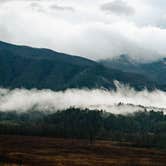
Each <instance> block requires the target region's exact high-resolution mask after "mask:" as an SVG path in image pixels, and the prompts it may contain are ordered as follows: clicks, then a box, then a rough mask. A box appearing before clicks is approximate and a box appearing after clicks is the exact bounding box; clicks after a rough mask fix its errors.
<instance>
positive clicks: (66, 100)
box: [0, 83, 166, 114]
mask: <svg viewBox="0 0 166 166" xmlns="http://www.w3.org/2000/svg"><path fill="white" fill-rule="evenodd" d="M116 86H117V90H116V91H114V90H110V91H109V90H101V89H94V90H89V89H68V90H66V91H59V92H56V91H51V90H37V89H32V90H27V89H14V90H9V89H3V88H1V89H0V110H1V111H29V110H31V109H36V110H41V111H57V110H63V109H67V108H70V107H77V108H89V109H98V110H105V111H107V112H112V113H115V114H119V113H120V114H125V113H132V112H135V111H143V110H144V109H145V107H147V109H148V110H151V109H154V110H156V111H164V112H165V113H166V92H163V91H160V90H155V91H152V92H149V91H148V90H143V91H139V92H137V91H135V90H134V89H133V88H130V87H128V86H124V85H121V84H119V83H116Z"/></svg>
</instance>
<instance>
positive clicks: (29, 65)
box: [0, 42, 158, 90]
mask: <svg viewBox="0 0 166 166" xmlns="http://www.w3.org/2000/svg"><path fill="white" fill-rule="evenodd" d="M0 76H1V77H0V86H2V87H5V88H21V87H23V88H28V89H31V88H38V89H52V90H64V89H67V88H107V89H112V88H115V85H114V80H118V81H120V82H122V83H124V84H129V85H131V86H133V87H135V88H136V89H138V90H141V89H143V88H145V87H147V88H148V89H154V88H155V87H157V86H158V85H156V83H155V81H151V80H150V79H146V77H144V76H142V75H140V74H133V73H127V72H123V71H121V70H117V69H113V68H112V69H109V68H107V67H105V66H103V65H101V64H100V63H98V62H95V61H92V60H89V59H87V58H82V57H78V56H71V55H68V54H64V53H59V52H56V51H53V50H49V49H44V48H33V47H27V46H18V45H13V44H10V43H5V42H0Z"/></svg>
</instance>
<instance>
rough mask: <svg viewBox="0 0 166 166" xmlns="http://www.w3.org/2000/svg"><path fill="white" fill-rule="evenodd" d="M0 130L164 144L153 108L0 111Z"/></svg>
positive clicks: (163, 123) (162, 123)
mask: <svg viewBox="0 0 166 166" xmlns="http://www.w3.org/2000/svg"><path fill="white" fill-rule="evenodd" d="M0 134H1V135H3V134H9V135H11V134H14V135H31V136H33V135H35V136H50V137H58V138H71V139H75V138H77V139H89V140H90V142H91V143H93V142H94V141H95V140H96V139H111V140H114V141H122V142H124V141H125V142H126V141H127V142H132V143H134V144H135V145H138V146H147V147H159V148H166V115H164V113H163V112H154V111H150V112H147V111H144V112H135V113H133V114H127V115H114V114H111V113H107V112H104V111H97V110H93V111H92V110H88V109H84V110H82V109H77V108H69V109H67V110H64V111H57V112H55V113H46V112H42V111H33V110H31V111H29V112H24V113H18V112H13V111H12V112H0Z"/></svg>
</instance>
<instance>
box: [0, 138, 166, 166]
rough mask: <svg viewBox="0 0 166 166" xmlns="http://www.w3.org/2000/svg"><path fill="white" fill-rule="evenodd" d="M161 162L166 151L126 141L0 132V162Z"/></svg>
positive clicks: (110, 165) (57, 165)
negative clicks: (16, 134)
mask: <svg viewBox="0 0 166 166" xmlns="http://www.w3.org/2000/svg"><path fill="white" fill-rule="evenodd" d="M21 165H22V166H28V165H32V166H123V165H124V166H165V165H166V152H164V151H159V150H156V149H146V148H136V147H132V146H131V145H130V144H127V143H124V144H123V145H122V144H119V143H117V142H111V141H97V142H96V143H95V144H94V145H90V144H89V142H88V141H84V140H65V139H54V138H42V137H28V136H25V137H24V136H0V166H21Z"/></svg>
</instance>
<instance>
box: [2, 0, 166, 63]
mask: <svg viewBox="0 0 166 166" xmlns="http://www.w3.org/2000/svg"><path fill="white" fill-rule="evenodd" d="M0 40H3V41H7V42H12V43H16V44H24V45H30V46H34V47H47V48H51V49H54V50H56V51H60V52H65V53H69V54H75V55H80V56H84V57H88V58H91V59H95V60H96V59H103V58H111V57H115V56H118V55H120V54H128V55H129V56H131V57H133V58H136V59H143V60H154V59H157V58H161V57H166V1H165V0H0Z"/></svg>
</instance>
